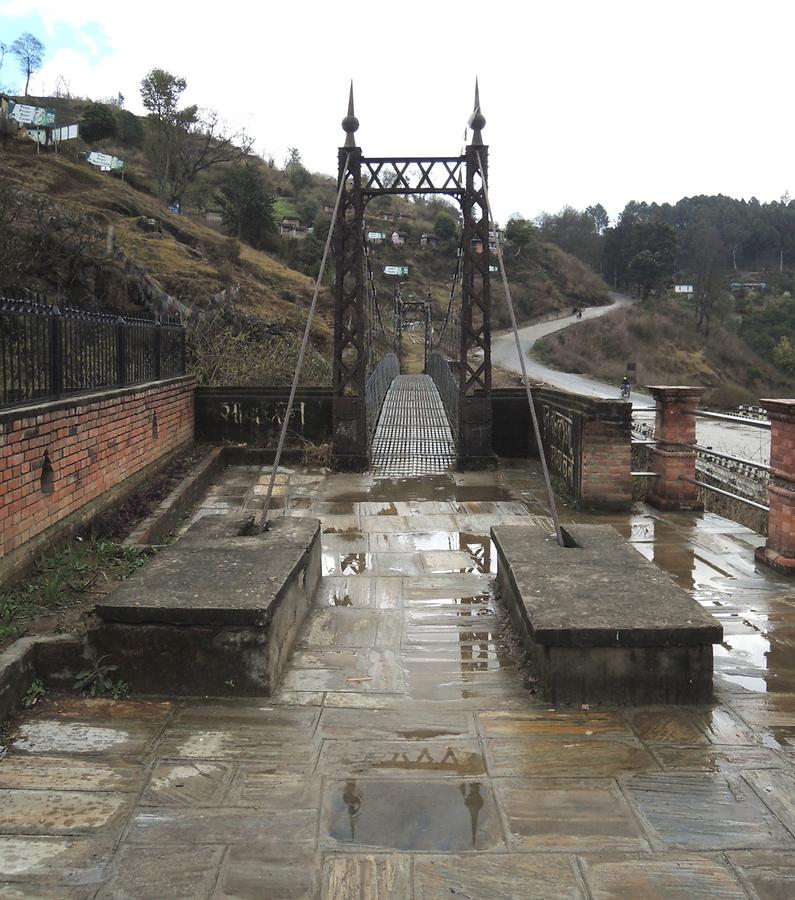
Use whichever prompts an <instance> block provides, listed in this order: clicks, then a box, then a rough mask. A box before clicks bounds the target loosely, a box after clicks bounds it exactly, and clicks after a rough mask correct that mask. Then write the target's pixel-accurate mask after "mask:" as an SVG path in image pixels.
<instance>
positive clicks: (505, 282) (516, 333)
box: [477, 151, 566, 547]
mask: <svg viewBox="0 0 795 900" xmlns="http://www.w3.org/2000/svg"><path fill="white" fill-rule="evenodd" d="M477 157H478V167H479V168H480V177H481V181H482V183H483V196H484V197H485V199H486V211H487V212H488V216H489V224H491V223H492V222H493V221H494V218H493V216H492V212H491V201H490V200H489V189H488V187H487V185H486V176H485V173H484V169H483V161H482V160H481V158H480V151H477ZM487 243H488V241H487ZM494 244H495V246H496V248H497V260H498V262H499V264H500V274H501V275H502V285H503V288H504V289H505V302H506V303H507V305H508V312H509V313H510V316H511V327H512V328H513V336H514V340H515V341H516V352H517V354H518V355H519V365H520V367H521V369H522V383H523V384H524V388H525V391H526V392H527V403H528V405H529V406H530V418H531V419H532V420H533V431H534V433H535V438H536V445H537V446H538V455H539V456H540V457H541V469H542V470H543V472H544V482H545V484H546V487H547V497H548V499H549V509H550V512H551V513H552V521H553V523H554V525H555V537H556V539H557V542H558V543H559V544H560V546H561V547H565V546H566V543H565V541H564V539H563V531H562V530H561V527H560V519H559V518H558V508H557V505H556V503H555V493H554V491H553V490H552V481H551V480H550V477H549V469H548V467H547V457H546V453H544V445H543V443H542V441H541V429H540V428H539V427H538V417H537V416H536V410H535V406H534V405H533V395H532V392H531V391H530V382H529V381H528V380H527V367H526V366H525V362H524V356H523V354H522V345H521V343H520V341H519V328H518V326H517V324H516V315H515V313H514V309H513V300H512V299H511V289H510V287H509V285H508V276H507V275H506V274H505V261H504V260H503V257H502V245H501V244H500V236H499V233H498V232H497V228H496V226H495V228H494Z"/></svg>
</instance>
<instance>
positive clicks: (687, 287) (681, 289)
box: [674, 284, 695, 294]
mask: <svg viewBox="0 0 795 900" xmlns="http://www.w3.org/2000/svg"><path fill="white" fill-rule="evenodd" d="M674 293H675V294H693V293H695V291H694V290H693V285H692V284H675V285H674Z"/></svg>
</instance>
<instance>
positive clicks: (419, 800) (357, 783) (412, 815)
mask: <svg viewBox="0 0 795 900" xmlns="http://www.w3.org/2000/svg"><path fill="white" fill-rule="evenodd" d="M320 834H321V842H322V844H323V845H324V846H326V847H334V846H337V847H344V846H346V845H347V846H350V845H355V846H360V847H382V848H390V849H394V850H417V851H436V852H455V851H464V850H488V849H493V848H502V849H504V844H503V842H502V838H501V836H500V827H499V821H498V816H497V807H496V805H495V803H494V797H493V795H492V792H491V788H490V787H489V785H488V784H487V782H485V781H462V780H458V779H450V780H445V781H430V780H423V781H413V780H409V779H401V780H399V781H394V780H385V779H381V780H376V779H364V778H351V779H347V780H345V781H330V782H328V783H327V784H326V787H325V796H324V804H323V814H322V819H321V832H320Z"/></svg>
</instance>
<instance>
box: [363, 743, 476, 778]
mask: <svg viewBox="0 0 795 900" xmlns="http://www.w3.org/2000/svg"><path fill="white" fill-rule="evenodd" d="M378 767H379V768H382V769H400V770H401V771H405V772H441V773H448V774H453V775H483V774H484V773H485V771H486V770H485V768H484V765H483V757H482V756H481V755H480V753H472V752H470V751H468V750H458V751H456V750H455V749H454V748H453V747H440V748H436V747H432V748H428V747H423V748H422V749H421V750H410V751H406V750H401V751H396V752H394V753H393V754H392V755H391V757H390V758H389V759H386V760H384V761H383V762H381V763H380V764H379V766H378Z"/></svg>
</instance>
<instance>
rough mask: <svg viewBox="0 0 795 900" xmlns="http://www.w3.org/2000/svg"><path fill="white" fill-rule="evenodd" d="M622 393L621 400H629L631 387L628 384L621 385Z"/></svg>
mask: <svg viewBox="0 0 795 900" xmlns="http://www.w3.org/2000/svg"><path fill="white" fill-rule="evenodd" d="M620 391H621V399H622V400H629V393H630V386H629V385H628V384H627V383H624V384H622V385H621V388H620Z"/></svg>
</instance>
